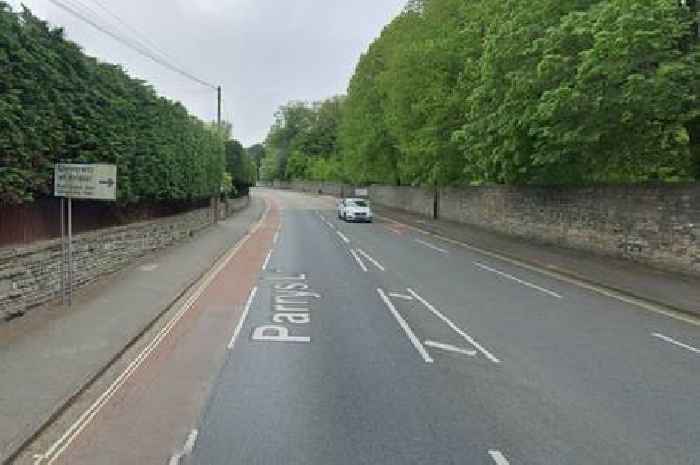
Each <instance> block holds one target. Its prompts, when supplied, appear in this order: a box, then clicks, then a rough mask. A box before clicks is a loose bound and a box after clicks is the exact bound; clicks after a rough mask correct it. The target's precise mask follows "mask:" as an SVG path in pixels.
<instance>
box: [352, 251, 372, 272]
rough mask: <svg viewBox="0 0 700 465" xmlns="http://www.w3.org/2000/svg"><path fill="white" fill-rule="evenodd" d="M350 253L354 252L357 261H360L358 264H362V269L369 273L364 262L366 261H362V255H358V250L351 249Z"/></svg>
mask: <svg viewBox="0 0 700 465" xmlns="http://www.w3.org/2000/svg"><path fill="white" fill-rule="evenodd" d="M350 253H351V254H352V256H353V257H355V261H356V262H357V263H358V265H360V268H362V271H364V272H365V273H367V271H368V270H367V266H366V265H365V264H364V262H363V261H362V259H361V258H360V256H359V255H357V252H355V250H354V249H350Z"/></svg>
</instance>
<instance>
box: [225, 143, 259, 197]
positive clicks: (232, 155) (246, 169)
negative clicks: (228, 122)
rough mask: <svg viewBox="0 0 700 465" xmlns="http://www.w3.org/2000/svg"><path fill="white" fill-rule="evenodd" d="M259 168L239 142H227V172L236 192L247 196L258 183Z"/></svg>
mask: <svg viewBox="0 0 700 465" xmlns="http://www.w3.org/2000/svg"><path fill="white" fill-rule="evenodd" d="M257 171H258V170H257V166H256V163H255V160H252V159H251V158H250V157H249V155H248V152H247V151H246V150H245V149H244V148H243V146H242V145H241V143H240V142H238V141H237V140H235V139H233V140H229V141H228V142H226V172H227V174H228V175H230V176H231V183H232V185H233V187H234V189H235V192H238V193H242V194H245V193H247V192H248V188H250V187H251V186H254V185H255V182H256V181H257Z"/></svg>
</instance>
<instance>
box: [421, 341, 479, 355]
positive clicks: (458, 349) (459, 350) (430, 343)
mask: <svg viewBox="0 0 700 465" xmlns="http://www.w3.org/2000/svg"><path fill="white" fill-rule="evenodd" d="M423 344H425V345H426V346H428V347H434V348H436V349H442V350H445V351H447V352H456V353H458V354H463V355H469V356H470V357H474V356H475V355H476V350H467V349H462V348H461V347H457V346H453V345H451V344H443V343H442V342H435V341H423Z"/></svg>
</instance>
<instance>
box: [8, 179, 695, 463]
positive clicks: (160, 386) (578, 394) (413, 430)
mask: <svg viewBox="0 0 700 465" xmlns="http://www.w3.org/2000/svg"><path fill="white" fill-rule="evenodd" d="M253 195H254V197H257V198H264V199H265V202H266V203H267V205H268V206H269V211H268V212H267V213H266V214H265V215H264V217H263V219H262V220H261V221H260V222H259V223H258V224H257V226H255V228H254V229H253V231H252V232H251V233H249V234H248V235H246V236H245V237H244V238H243V239H242V240H241V241H240V242H239V245H238V246H236V248H235V249H233V250H231V251H230V252H229V253H228V254H227V255H226V257H225V259H224V260H223V261H220V262H218V264H217V266H215V267H214V268H213V269H212V270H210V271H209V274H208V278H207V279H205V280H203V281H202V282H200V283H199V284H197V286H196V290H195V291H194V293H193V294H192V295H191V296H189V297H187V298H186V299H185V302H184V303H182V304H178V305H176V306H175V309H174V313H173V314H172V318H170V317H169V319H168V320H167V323H164V325H163V327H162V329H161V330H160V331H158V333H157V334H154V335H153V339H152V340H151V339H150V337H151V336H150V335H149V336H148V337H147V338H146V339H147V340H146V341H144V342H143V347H144V350H143V351H139V352H138V353H135V354H128V356H127V360H125V361H124V364H123V365H124V371H123V373H122V374H121V375H119V377H117V378H115V379H116V380H117V381H119V382H118V383H116V382H115V383H112V384H111V385H110V384H109V383H110V381H107V382H106V383H105V390H104V392H103V393H99V392H97V393H95V395H94V399H90V400H89V401H86V403H85V408H84V412H83V411H80V412H75V414H74V415H72V416H71V418H69V419H67V420H66V421H61V422H58V423H61V424H60V425H59V426H60V427H56V428H52V430H51V431H48V432H47V433H46V435H45V436H46V437H45V438H40V440H38V442H39V443H40V444H39V445H38V446H36V447H34V448H33V449H34V450H35V451H37V452H39V453H38V455H36V456H33V455H31V454H29V455H27V456H26V457H24V459H25V461H22V462H18V463H19V464H20V465H24V464H25V463H27V464H29V463H33V464H36V465H53V464H57V465H58V464H65V465H82V464H90V465H93V464H97V465H101V464H124V463H138V464H154V465H155V464H164V463H168V464H170V465H219V464H221V465H230V464H246V465H247V464H254V465H257V464H261V465H268V464H269V465H273V464H275V465H276V464H285V465H297V464H298V465H302V464H304V465H314V464H319V465H320V464H324V465H327V464H339V465H345V464H347V465H350V464H371V465H376V464H383V465H385V464H386V465H391V464H397V465H398V464H401V465H406V464H427V463H431V464H441V465H442V464H470V465H471V464H474V465H486V464H490V465H492V464H496V465H510V464H512V465H519V464H539V465H544V464H552V465H559V464H573V465H577V464H581V465H589V464H591V463H595V464H603V463H605V464H608V463H610V464H612V463H614V464H630V465H632V464H634V465H652V464H654V465H656V464H674V465H696V464H697V463H698V462H699V461H700V441H698V438H700V422H698V416H699V414H700V407H698V406H699V405H700V391H698V389H697V386H699V385H700V370H699V369H698V368H699V367H700V319H698V318H694V317H692V316H689V315H687V314H683V313H675V312H668V311H665V310H664V309H663V308H657V307H656V306H654V305H646V304H644V303H643V302H640V301H637V300H635V299H629V298H627V297H625V296H624V295H617V294H615V293H611V292H607V291H605V290H604V289H597V288H596V287H594V286H593V285H591V284H587V283H586V282H583V281H581V282H579V281H577V280H575V279H570V278H567V277H566V276H565V275H561V277H559V276H558V275H557V274H555V273H552V272H551V269H550V268H541V269H540V268H538V267H537V266H533V265H531V264H519V263H518V262H517V261H516V260H513V259H512V258H509V257H502V258H501V257H499V256H497V255H494V254H493V253H492V252H489V251H484V252H481V251H479V250H478V249H476V248H474V247H466V246H464V245H463V244H461V243H459V242H457V241H454V240H452V239H450V238H448V237H445V238H444V239H443V238H440V237H438V236H437V235H427V234H425V233H422V232H419V231H418V230H416V229H414V228H413V227H412V226H411V225H410V224H409V223H404V222H397V221H396V220H390V219H387V218H379V219H378V220H377V221H375V223H373V224H348V223H344V222H342V221H340V220H338V219H337V217H336V214H335V210H334V200H333V199H331V198H327V197H319V196H310V195H305V194H298V193H293V192H288V191H272V190H262V189H256V190H254V193H253ZM383 213H387V212H383ZM407 221H408V220H407ZM421 226H424V225H421ZM630 279H631V278H630ZM130 360H133V361H130ZM100 390H102V388H100ZM81 410H83V408H82V407H81Z"/></svg>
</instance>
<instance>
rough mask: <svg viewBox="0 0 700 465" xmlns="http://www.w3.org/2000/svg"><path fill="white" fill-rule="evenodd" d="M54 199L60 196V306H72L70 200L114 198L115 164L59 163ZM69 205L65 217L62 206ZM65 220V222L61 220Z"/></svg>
mask: <svg viewBox="0 0 700 465" xmlns="http://www.w3.org/2000/svg"><path fill="white" fill-rule="evenodd" d="M54 196H56V197H61V244H62V247H63V260H62V262H61V292H62V295H63V304H64V305H72V304H73V199H91V200H111V201H115V200H116V199H117V167H116V165H101V164H99V165H97V164H96V165H76V164H64V163H58V164H56V165H55V168H54ZM66 203H67V204H68V212H67V216H66V208H65V204H66ZM64 218H67V221H66V220H65V219H64ZM66 223H67V224H68V235H67V236H68V237H67V241H66V228H65V226H66Z"/></svg>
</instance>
